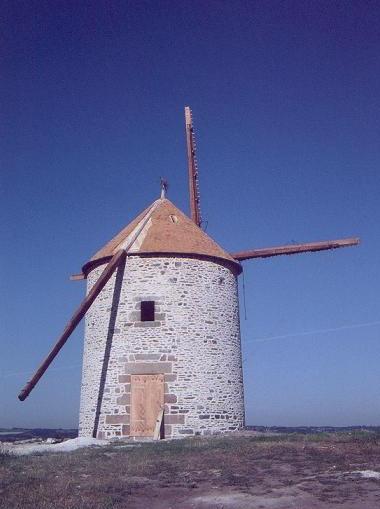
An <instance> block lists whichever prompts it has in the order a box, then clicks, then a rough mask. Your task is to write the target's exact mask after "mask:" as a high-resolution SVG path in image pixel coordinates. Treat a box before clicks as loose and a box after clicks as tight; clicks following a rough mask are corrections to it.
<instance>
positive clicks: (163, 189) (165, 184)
mask: <svg viewBox="0 0 380 509" xmlns="http://www.w3.org/2000/svg"><path fill="white" fill-rule="evenodd" d="M160 185H161V200H163V199H164V198H165V196H166V193H167V191H168V187H169V184H168V181H167V180H166V179H164V178H163V177H161V178H160Z"/></svg>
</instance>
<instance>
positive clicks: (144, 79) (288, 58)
mask: <svg viewBox="0 0 380 509" xmlns="http://www.w3.org/2000/svg"><path fill="white" fill-rule="evenodd" d="M1 23H2V52H1V69H2V80H1V82H0V87H1V94H0V97H1V99H0V104H1V119H2V120H1V123H0V127H1V138H0V151H1V156H0V157H1V160H0V162H1V169H2V171H1V175H2V176H1V217H2V222H1V228H2V234H1V237H2V249H1V262H2V263H1V267H2V268H1V285H2V291H1V293H0V299H1V301H0V304H1V309H2V310H3V313H2V317H1V337H0V341H1V349H0V383H1V387H2V390H1V391H0V426H35V427H36V426H41V427H42V426H43V427H49V426H53V427H74V426H76V425H77V418H78V405H79V388H80V370H81V353H82V341H83V326H81V327H79V328H78V330H77V331H76V332H75V334H74V335H73V336H72V337H71V339H70V340H69V342H68V343H67V345H66V346H65V348H64V350H63V351H62V352H61V354H60V356H59V358H57V359H56V361H55V362H54V364H53V365H52V366H51V368H50V370H49V372H48V373H47V375H46V376H45V377H44V378H43V380H42V381H41V383H40V384H39V385H38V386H37V388H36V389H35V390H34V392H33V393H32V395H31V396H30V397H29V399H28V400H26V401H25V402H24V403H20V402H19V401H18V400H17V394H18V391H19V389H20V388H21V387H22V386H23V385H24V383H25V381H26V380H27V379H28V376H29V374H30V373H31V372H32V371H33V370H34V369H35V367H36V366H37V364H38V363H39V362H40V360H41V359H42V357H43V356H44V355H45V354H46V353H47V351H48V349H49V348H50V346H51V344H52V343H53V342H54V341H55V339H56V337H57V336H58V335H59V334H60V332H61V330H62V329H63V327H64V325H65V323H66V321H67V320H68V318H69V317H70V315H71V313H72V312H73V310H74V309H75V307H76V306H77V305H78V304H79V302H80V301H81V299H82V298H83V296H84V291H85V288H84V283H83V282H70V281H69V280H68V276H69V275H70V274H72V273H75V272H78V271H79V269H80V267H81V265H82V264H83V263H84V262H85V261H86V260H87V259H88V258H89V257H90V256H91V255H92V254H93V253H94V252H95V251H96V250H97V249H98V248H99V247H100V246H102V245H103V244H104V243H105V242H106V241H107V240H108V239H109V238H111V237H112V236H113V235H114V234H115V233H116V232H117V231H118V230H120V229H121V228H122V227H123V226H124V225H125V224H126V223H127V222H129V221H130V220H131V219H132V218H133V217H134V216H135V215H136V214H137V213H138V212H139V211H140V210H142V209H143V208H145V207H146V206H147V205H148V204H149V203H150V202H152V201H153V200H154V199H155V198H157V197H158V194H159V178H160V176H161V175H162V176H165V177H166V178H167V179H168V180H169V183H170V189H169V198H170V199H171V200H172V201H173V202H174V203H175V204H176V205H177V206H179V207H180V208H181V209H183V210H184V211H185V212H187V211H188V193H187V180H186V157H185V156H186V149H185V138H184V120H183V108H184V106H185V105H190V106H191V107H192V110H193V114H194V121H195V127H196V137H197V146H198V160H199V166H200V183H201V207H202V213H203V217H204V218H205V220H206V221H207V233H209V234H210V235H211V236H212V237H213V238H215V240H217V241H218V242H219V243H220V244H221V245H222V246H223V247H224V248H225V249H227V250H230V251H238V250H241V249H245V248H253V247H266V246H271V245H279V244H284V243H291V242H306V241H314V240H324V239H330V238H331V239H334V238H339V237H346V236H353V235H357V236H360V237H361V238H362V244H361V246H360V247H358V248H350V249H342V250H338V251H330V252H324V253H315V254H307V255H298V256H291V257H279V258H274V259H267V260H252V261H247V262H244V263H243V266H244V274H245V276H244V277H245V292H243V285H242V278H240V296H241V301H242V308H241V309H242V313H241V325H242V342H243V357H244V373H245V388H246V412H247V422H248V423H249V424H257V425H259V424H262V425H354V424H368V425H369V424H380V407H379V404H378V387H379V385H380V369H379V358H380V344H379V332H380V323H379V322H380V309H379V296H378V293H379V283H380V276H379V263H378V260H379V252H380V240H379V227H378V221H379V214H380V204H379V185H380V176H379V163H380V145H379V127H380V125H379V123H380V122H379V97H380V94H379V92H380V59H379V54H380V28H379V27H380V8H379V5H378V3H377V2H366V1H360V2H359V1H352V2H324V1H321V2H315V1H312V2H310V1H293V2H290V1H289V2H277V1H266V2H264V1H257V2H255V1H250V2H245V1H233V2H232V1H223V2H222V1H203V2H201V1H191V2H190V1H184V2H167V1H160V2H146V1H141V2H129V1H113V2H105V1H104V2H102V1H91V2H86V1H83V2H70V1H65V2H58V1H57V2H53V1H38V2H35V1H28V2H17V3H16V2H11V1H9V2H5V4H4V5H3V9H2V21H1ZM243 293H245V307H246V319H245V316H244V310H243V308H244V306H243ZM352 326H353V327H352ZM331 329H334V330H331ZM336 329H338V330H336ZM321 331H323V332H321ZM306 332H307V333H309V332H310V334H304V333H306ZM284 336H285V337H284ZM262 339H266V340H265V341H263V340H262Z"/></svg>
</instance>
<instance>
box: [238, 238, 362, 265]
mask: <svg viewBox="0 0 380 509" xmlns="http://www.w3.org/2000/svg"><path fill="white" fill-rule="evenodd" d="M359 242H360V239H358V238H349V239H337V240H325V241H322V242H309V243H307V244H288V245H286V246H275V247H265V248H261V249H251V250H248V251H239V252H238V253H231V256H232V258H235V260H238V261H243V260H250V259H251V258H270V257H271V256H281V255H292V254H299V253H308V252H312V251H326V250H328V249H338V248H341V247H349V246H357V245H358V244H359Z"/></svg>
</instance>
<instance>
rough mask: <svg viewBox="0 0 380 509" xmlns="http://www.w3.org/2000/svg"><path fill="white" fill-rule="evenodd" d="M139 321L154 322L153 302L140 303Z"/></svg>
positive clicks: (144, 301) (143, 301)
mask: <svg viewBox="0 0 380 509" xmlns="http://www.w3.org/2000/svg"><path fill="white" fill-rule="evenodd" d="M141 321H142V322H154V300H142V301H141Z"/></svg>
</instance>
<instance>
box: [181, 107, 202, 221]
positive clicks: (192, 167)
mask: <svg viewBox="0 0 380 509" xmlns="http://www.w3.org/2000/svg"><path fill="white" fill-rule="evenodd" d="M185 123H186V143H187V161H188V168H189V195H190V212H191V219H192V220H193V221H194V223H195V224H196V225H197V226H201V224H202V217H201V210H200V198H199V178H198V163H197V158H196V153H195V151H196V145H195V138H194V127H193V117H192V113H191V110H190V108H189V106H186V107H185Z"/></svg>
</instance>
